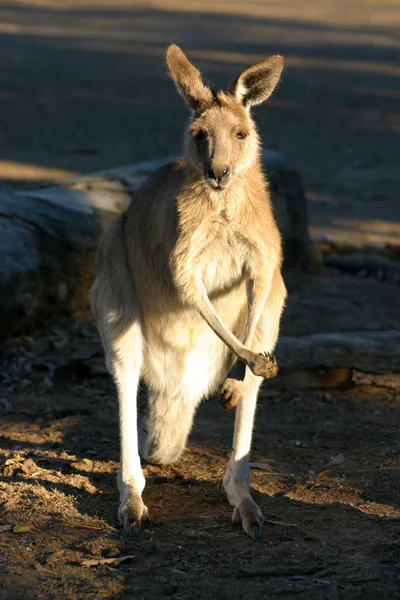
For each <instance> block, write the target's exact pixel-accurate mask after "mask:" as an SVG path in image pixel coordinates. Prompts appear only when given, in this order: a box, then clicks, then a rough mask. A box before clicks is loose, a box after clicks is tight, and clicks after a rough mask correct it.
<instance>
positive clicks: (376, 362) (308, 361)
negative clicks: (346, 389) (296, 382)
mask: <svg viewBox="0 0 400 600" xmlns="http://www.w3.org/2000/svg"><path fill="white" fill-rule="evenodd" d="M399 356H400V331H356V332H348V331H346V332H340V333H316V334H313V335H305V336H299V337H287V336H282V337H281V338H280V339H279V343H278V348H277V358H278V363H279V367H280V372H281V373H282V374H285V373H288V372H292V371H300V370H303V369H304V370H306V369H317V368H319V369H323V368H325V369H333V368H335V369H336V368H342V369H346V368H352V369H356V370H358V371H363V372H365V373H370V374H371V373H400V360H399Z"/></svg>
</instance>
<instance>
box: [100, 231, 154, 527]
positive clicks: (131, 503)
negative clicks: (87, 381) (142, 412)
mask: <svg viewBox="0 0 400 600" xmlns="http://www.w3.org/2000/svg"><path fill="white" fill-rule="evenodd" d="M122 240H123V232H122V231H121V222H120V220H118V219H117V220H116V221H115V222H114V223H112V225H111V226H110V228H109V230H108V231H107V233H106V235H105V236H104V238H103V240H102V242H101V244H100V246H99V252H98V268H97V277H96V280H95V282H94V284H93V286H92V289H91V292H90V301H91V305H92V309H93V313H94V316H95V319H96V324H97V327H98V329H99V332H100V336H101V340H102V343H103V347H104V352H105V357H106V364H107V368H108V371H109V372H110V374H111V375H112V377H113V380H114V383H115V385H116V388H117V392H118V402H119V422H120V445H121V460H120V469H119V474H118V487H119V493H120V506H119V511H118V516H119V520H120V522H121V524H122V525H123V527H124V530H125V532H126V533H128V534H130V535H133V534H135V533H136V531H137V530H138V529H139V528H140V525H141V523H142V521H144V520H146V519H147V518H148V511H147V508H146V506H145V505H144V503H143V500H142V491H143V488H144V485H145V479H144V476H143V472H142V468H141V464H140V457H139V448H138V431H137V407H136V404H137V390H138V384H139V378H140V374H141V370H142V362H143V359H142V351H143V336H142V328H141V323H140V319H139V310H138V304H137V298H136V293H135V290H134V287H133V283H132V281H131V278H130V276H129V273H128V272H127V270H126V267H125V261H124V256H123V252H124V248H123V244H122ZM110 248H112V249H113V252H111V251H110Z"/></svg>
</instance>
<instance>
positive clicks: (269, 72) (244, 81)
mask: <svg viewBox="0 0 400 600" xmlns="http://www.w3.org/2000/svg"><path fill="white" fill-rule="evenodd" d="M282 69H283V58H282V56H279V55H278V54H277V55H275V56H270V57H269V58H266V59H265V60H262V61H261V62H259V63H257V64H255V65H253V66H252V67H249V68H248V69H246V70H245V71H243V73H241V74H240V75H239V76H238V77H237V78H236V80H235V81H234V82H233V84H232V86H231V89H230V92H231V94H233V95H234V96H235V98H236V100H238V101H239V102H241V103H242V104H243V106H245V107H250V106H253V105H254V104H261V102H264V101H265V100H266V99H267V98H269V96H270V95H271V94H272V92H273V91H274V89H275V87H276V84H277V83H278V81H279V77H280V76H281V73H282Z"/></svg>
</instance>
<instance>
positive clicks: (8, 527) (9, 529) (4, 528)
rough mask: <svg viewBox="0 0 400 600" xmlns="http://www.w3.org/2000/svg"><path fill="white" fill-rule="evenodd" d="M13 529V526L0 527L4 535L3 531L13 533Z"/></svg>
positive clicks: (0, 531)
mask: <svg viewBox="0 0 400 600" xmlns="http://www.w3.org/2000/svg"><path fill="white" fill-rule="evenodd" d="M12 528H13V526H12V525H9V524H8V525H0V533H2V532H3V531H11V529H12Z"/></svg>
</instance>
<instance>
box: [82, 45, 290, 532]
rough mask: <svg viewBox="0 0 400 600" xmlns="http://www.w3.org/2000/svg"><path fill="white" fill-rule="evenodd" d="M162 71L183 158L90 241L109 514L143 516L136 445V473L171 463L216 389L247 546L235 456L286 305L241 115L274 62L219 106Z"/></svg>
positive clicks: (241, 451) (263, 193) (132, 520)
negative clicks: (110, 453)
mask: <svg viewBox="0 0 400 600" xmlns="http://www.w3.org/2000/svg"><path fill="white" fill-rule="evenodd" d="M167 65H168V68H169V71H170V74H171V76H172V78H173V80H174V81H175V83H176V85H177V87H178V89H179V91H180V92H181V93H182V94H183V95H184V97H185V99H186V101H187V102H188V104H189V105H190V107H191V108H192V110H193V111H194V114H193V116H192V118H191V120H190V123H189V126H188V129H187V131H186V134H185V141H184V153H183V157H182V158H181V159H179V160H178V161H176V162H174V163H171V164H169V165H166V166H165V167H163V168H162V169H160V170H159V171H157V172H156V173H155V174H154V175H153V176H152V177H151V178H150V179H149V180H148V181H147V182H146V183H145V184H144V185H143V186H142V187H141V188H140V189H139V190H138V191H137V192H136V193H135V195H134V198H133V199H132V203H131V205H130V207H129V209H128V210H127V212H126V213H125V214H124V215H122V216H121V217H120V218H118V219H117V220H116V221H115V222H113V223H112V224H111V225H110V227H109V229H108V230H107V231H106V232H105V233H104V235H103V237H102V239H101V241H100V244H99V249H98V255H97V265H96V280H95V283H94V284H93V288H92V291H91V302H92V306H93V311H94V314H95V317H96V321H97V324H98V327H99V331H100V334H101V337H102V341H103V345H104V348H105V352H106V360H107V365H108V368H109V370H110V372H111V373H112V375H113V377H114V379H115V382H116V385H117V388H118V392H119V400H120V417H121V471H120V478H119V486H120V493H121V506H120V513H119V514H120V519H121V522H122V523H123V525H124V527H125V530H126V531H130V532H132V531H133V529H134V528H135V527H137V526H140V522H141V520H142V519H144V518H145V517H146V515H147V509H145V507H144V505H143V503H142V501H141V498H140V496H141V491H142V489H143V486H144V480H143V476H142V475H141V472H140V473H139V469H140V462H139V459H138V455H137V447H138V444H139V445H141V446H142V447H141V451H142V455H144V456H145V457H146V458H147V459H148V460H153V461H155V462H164V463H165V462H171V461H173V460H176V459H177V458H178V457H179V455H180V453H181V452H182V450H183V448H184V446H185V443H186V439H187V436H188V433H189V431H190V428H191V424H192V419H193V415H194V412H195V409H196V407H197V405H198V403H199V401H200V400H201V398H202V397H204V396H206V395H208V394H210V393H214V392H215V391H216V390H217V388H218V387H219V386H222V387H221V389H220V392H221V395H222V397H223V401H224V405H225V407H232V406H235V405H236V404H238V409H237V416H236V424H235V440H234V452H233V455H232V458H231V461H230V463H229V466H228V471H227V474H226V476H225V479H224V485H225V489H226V491H227V495H228V499H229V501H230V502H231V504H232V505H233V506H234V507H235V518H236V519H237V518H239V520H241V521H242V523H243V527H244V529H245V530H246V531H247V532H248V533H250V534H251V535H253V537H256V536H257V535H258V534H257V533H256V532H255V530H257V531H258V532H259V530H260V528H261V523H262V515H261V513H260V511H259V509H258V507H257V506H256V505H255V504H254V502H253V500H252V499H251V497H250V495H249V491H248V482H249V475H248V461H247V462H246V460H247V458H246V456H247V455H248V450H249V444H250V439H251V430H252V424H253V415H254V410H255V402H256V398H257V391H258V387H259V385H260V382H261V378H260V376H265V377H271V376H274V375H275V374H276V371H277V368H276V364H275V362H274V359H273V357H272V355H271V353H272V351H273V349H274V346H275V343H276V339H277V335H278V330H279V320H280V315H281V311H282V307H283V304H284V299H285V295H286V291H285V286H284V284H283V281H282V277H281V274H280V268H281V262H282V251H281V238H280V234H279V231H278V228H277V226H276V223H275V219H274V216H273V213H272V208H271V201H270V197H269V193H268V185H267V182H266V179H265V177H264V174H263V172H262V169H261V165H260V157H259V138H258V135H257V131H256V128H255V125H254V122H253V120H252V119H251V116H250V114H249V110H248V109H249V106H251V105H252V104H257V103H259V102H262V101H263V100H265V98H266V97H268V96H269V94H270V93H271V92H272V90H273V88H274V87H275V85H276V83H277V81H278V78H279V75H280V72H281V69H282V59H281V58H280V57H271V58H270V59H267V60H266V61H263V62H262V63H259V64H258V65H255V67H250V68H249V69H247V70H246V71H245V72H244V73H243V74H242V75H240V76H239V77H238V78H237V80H236V82H235V83H234V84H233V86H232V88H231V90H230V91H229V92H226V93H223V92H218V93H216V92H213V91H212V90H211V89H210V88H208V87H207V86H206V85H205V84H204V83H203V82H202V80H201V76H200V73H199V71H198V70H197V69H196V68H195V67H194V66H193V65H192V64H191V63H190V62H189V61H188V59H187V58H186V57H185V55H184V54H183V53H182V51H181V50H180V49H179V48H178V47H177V46H171V47H170V48H169V49H168V52H167ZM218 315H219V316H218ZM263 351H267V354H265V355H264V354H262V352H263ZM236 358H237V359H239V361H240V362H238V363H236V364H235V365H234V363H235V359H236ZM241 365H247V367H248V369H247V370H246V374H245V377H244V380H243V381H241V379H243V376H244V366H242V367H241ZM231 367H233V368H232V370H231V372H230V374H229V376H228V377H227V374H228V371H229V369H230V368H231ZM139 377H141V378H143V379H144V380H145V381H146V383H147V385H148V387H149V390H150V414H149V418H148V420H147V422H146V423H145V425H143V427H142V429H141V430H140V431H139V441H138V438H137V433H136V432H135V431H134V430H135V426H134V423H131V422H129V419H133V418H135V415H136V404H135V398H134V397H133V396H134V395H135V388H136V386H137V384H138V381H139ZM128 426H129V428H131V429H132V432H131V433H129V432H130V431H131V429H128ZM139 429H140V428H139ZM141 433H142V434H143V435H142V437H143V436H144V437H143V440H144V441H143V442H141V439H140V438H141ZM135 449H136V450H135ZM135 452H136V454H135ZM246 465H247V466H246ZM240 481H241V482H242V483H241V485H240V486H239V487H237V486H238V482H240ZM249 506H250V513H249ZM132 507H134V508H132ZM249 515H250V516H249ZM254 528H255V529H254Z"/></svg>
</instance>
